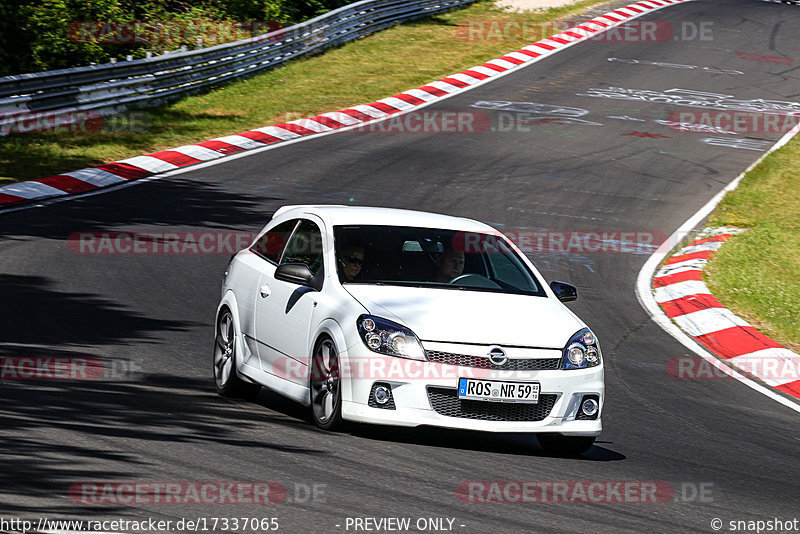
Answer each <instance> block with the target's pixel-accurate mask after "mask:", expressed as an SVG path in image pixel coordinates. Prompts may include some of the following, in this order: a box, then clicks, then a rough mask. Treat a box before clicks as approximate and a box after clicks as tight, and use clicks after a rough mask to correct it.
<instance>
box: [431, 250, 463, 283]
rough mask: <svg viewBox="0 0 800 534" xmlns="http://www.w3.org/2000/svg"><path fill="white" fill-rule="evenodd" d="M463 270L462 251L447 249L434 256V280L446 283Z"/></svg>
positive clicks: (459, 274)
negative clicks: (436, 256)
mask: <svg viewBox="0 0 800 534" xmlns="http://www.w3.org/2000/svg"><path fill="white" fill-rule="evenodd" d="M462 272H464V253H463V252H461V251H460V250H455V249H452V248H450V249H447V250H445V251H444V252H443V253H441V254H440V255H439V257H438V258H436V281H437V282H441V283H442V284H447V283H449V282H450V281H451V280H453V279H454V278H456V277H458V276H461V273H462Z"/></svg>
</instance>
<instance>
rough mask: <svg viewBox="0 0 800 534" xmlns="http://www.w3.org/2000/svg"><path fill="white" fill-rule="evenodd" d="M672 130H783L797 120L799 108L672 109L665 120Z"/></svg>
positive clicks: (778, 131)
mask: <svg viewBox="0 0 800 534" xmlns="http://www.w3.org/2000/svg"><path fill="white" fill-rule="evenodd" d="M667 124H668V126H669V128H670V129H671V130H672V131H675V132H692V133H708V132H717V133H728V134H745V135H746V134H776V133H787V132H790V131H791V130H792V129H794V128H795V127H797V125H798V124H800V112H797V111H775V112H769V113H764V112H749V111H735V110H702V111H700V110H698V111H673V112H672V113H670V115H669V120H668V121H667Z"/></svg>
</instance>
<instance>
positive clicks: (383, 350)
mask: <svg viewBox="0 0 800 534" xmlns="http://www.w3.org/2000/svg"><path fill="white" fill-rule="evenodd" d="M356 324H357V325H358V333H359V335H360V336H361V341H363V342H364V345H366V346H367V348H368V349H369V350H371V351H373V352H377V353H380V354H386V355H388V356H397V357H400V358H409V359H412V360H422V361H425V351H424V350H423V348H422V343H420V342H419V339H417V336H416V335H414V332H412V331H411V330H409V329H408V328H406V327H405V326H402V325H399V324H397V323H395V322H392V321H389V320H388V319H384V318H382V317H376V316H374V315H362V316H361V317H359V318H358V321H356Z"/></svg>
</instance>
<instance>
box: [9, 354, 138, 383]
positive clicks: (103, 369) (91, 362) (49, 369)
mask: <svg viewBox="0 0 800 534" xmlns="http://www.w3.org/2000/svg"><path fill="white" fill-rule="evenodd" d="M142 376H143V372H142V361H139V360H135V359H131V360H123V359H119V360H102V359H100V358H96V357H94V356H70V357H51V356H31V357H24V356H23V357H8V356H4V357H0V380H132V379H138V378H141V377H142Z"/></svg>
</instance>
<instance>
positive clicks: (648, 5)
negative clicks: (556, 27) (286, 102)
mask: <svg viewBox="0 0 800 534" xmlns="http://www.w3.org/2000/svg"><path fill="white" fill-rule="evenodd" d="M689 1H691V0H646V1H643V2H637V3H635V4H630V5H628V6H626V7H623V8H620V9H617V10H614V11H611V12H610V13H606V14H605V15H601V16H599V17H596V18H594V19H592V20H589V21H587V22H584V23H583V24H580V25H578V26H575V27H574V28H570V29H569V30H565V31H563V32H561V33H559V34H556V35H553V36H552V37H548V38H546V39H542V40H540V41H537V42H535V43H533V44H530V45H528V46H526V47H524V48H521V49H519V50H517V51H515V52H510V53H509V54H506V55H505V56H503V57H500V58H497V59H493V60H491V61H487V62H486V63H484V64H482V65H478V66H475V67H472V68H470V69H466V70H463V71H461V72H458V73H456V74H453V75H451V76H448V77H446V78H443V79H441V80H438V81H435V82H431V83H429V84H427V85H424V86H422V87H418V88H416V89H411V90H409V91H405V92H403V93H400V94H397V95H394V96H390V97H388V98H384V99H382V100H378V101H377V102H372V103H370V104H365V105H360V106H353V107H352V108H348V109H343V110H340V111H334V112H330V113H323V114H321V115H317V116H315V117H309V118H307V119H300V120H295V121H290V122H286V123H283V124H276V125H274V126H267V127H264V128H256V129H254V130H248V131H246V132H242V133H239V134H236V135H228V136H225V137H218V138H216V139H211V140H209V141H204V142H202V143H196V144H194V145H185V146H181V147H177V148H173V149H170V150H161V151H159V152H154V153H152V154H147V155H144V156H136V157H133V158H128V159H124V160H121V161H115V162H113V163H106V164H103V165H99V166H97V167H91V168H87V169H81V170H78V171H73V172H65V173H63V174H58V175H55V176H48V177H47V178H42V179H39V180H31V181H27V182H20V183H16V184H11V185H6V186H3V187H0V210H1V209H2V208H8V207H11V206H17V205H21V204H25V203H31V202H36V201H41V200H46V199H54V198H58V197H69V196H75V195H84V194H87V193H90V192H93V191H96V190H98V189H102V188H106V187H113V186H119V185H121V184H124V183H128V182H130V181H132V180H137V179H141V178H145V177H148V176H153V175H156V174H160V173H165V172H169V171H173V170H175V169H180V168H182V167H188V166H190V165H195V164H198V163H203V162H210V161H212V160H215V159H218V158H222V157H225V156H229V155H231V154H237V153H241V152H244V151H248V150H253V149H258V148H263V147H267V146H269V145H273V144H276V143H281V142H286V141H291V140H294V139H298V138H301V137H304V136H312V135H320V134H323V133H327V132H332V131H334V130H340V129H348V128H356V127H358V126H361V125H364V124H366V123H369V122H373V121H377V120H382V119H385V118H386V117H389V116H391V115H393V114H396V113H402V112H407V111H409V110H411V109H414V108H417V107H421V106H424V105H427V104H430V103H432V102H434V101H437V100H441V99H443V98H447V97H449V96H452V95H454V94H457V93H460V92H462V91H464V90H466V89H468V88H471V87H474V86H476V85H479V84H483V83H485V82H487V81H490V80H492V79H494V78H497V77H498V76H502V75H504V74H508V73H510V72H511V71H514V70H515V69H517V68H520V67H523V66H525V65H529V64H532V63H534V62H536V61H539V60H541V59H544V58H545V57H548V56H550V55H552V54H554V53H556V52H558V51H559V50H562V49H564V48H566V47H568V46H572V45H574V44H577V43H580V42H583V41H586V40H587V39H590V38H591V37H594V36H596V35H598V34H600V33H602V32H604V31H607V30H608V29H610V28H613V27H615V26H619V25H620V24H624V23H625V22H627V21H629V20H631V19H635V18H638V17H640V16H642V15H644V14H647V13H649V12H652V11H656V10H658V9H662V8H664V7H669V6H672V5H676V4H680V3H684V2H689Z"/></svg>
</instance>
